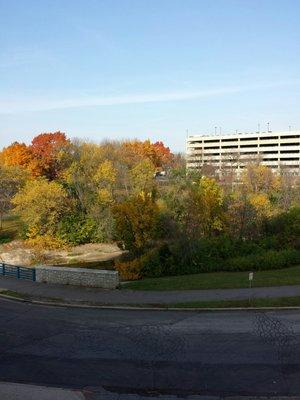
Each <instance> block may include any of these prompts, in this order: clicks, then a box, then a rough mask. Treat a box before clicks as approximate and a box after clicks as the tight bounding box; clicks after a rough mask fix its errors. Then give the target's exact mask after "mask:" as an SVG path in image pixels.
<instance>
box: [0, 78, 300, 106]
mask: <svg viewBox="0 0 300 400" xmlns="http://www.w3.org/2000/svg"><path fill="white" fill-rule="evenodd" d="M299 84H300V81H292V82H275V83H266V84H254V85H248V86H232V87H222V88H217V89H208V90H197V91H187V92H184V91H181V92H166V93H149V94H127V95H120V96H78V97H73V98H65V99H57V100H56V99H44V98H42V99H39V98H27V99H22V100H20V99H10V100H7V99H0V114H15V113H20V112H21V113H22V112H37V111H50V110H61V109H69V108H83V107H101V106H117V105H126V104H142V103H159V102H171V101H184V100H192V99H201V98H203V99H205V98H209V97H212V96H221V95H226V94H234V93H241V92H247V91H252V90H260V89H268V88H276V87H280V86H288V85H299Z"/></svg>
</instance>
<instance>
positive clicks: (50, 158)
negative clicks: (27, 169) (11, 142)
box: [29, 132, 70, 180]
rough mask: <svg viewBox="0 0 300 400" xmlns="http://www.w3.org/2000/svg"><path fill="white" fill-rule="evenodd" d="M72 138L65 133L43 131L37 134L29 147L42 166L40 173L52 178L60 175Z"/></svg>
mask: <svg viewBox="0 0 300 400" xmlns="http://www.w3.org/2000/svg"><path fill="white" fill-rule="evenodd" d="M69 146H70V140H69V139H67V138H66V135H65V133H62V132H54V133H41V134H40V135H38V136H36V137H35V138H34V139H33V140H32V142H31V146H30V147H29V149H30V151H31V152H32V154H33V157H34V159H35V160H37V162H38V164H39V166H40V170H41V171H40V174H41V175H43V176H45V177H46V178H48V179H50V180H52V179H55V178H57V177H58V176H59V174H60V172H61V170H62V169H63V167H64V165H63V161H64V157H65V154H66V150H67V148H68V147H69Z"/></svg>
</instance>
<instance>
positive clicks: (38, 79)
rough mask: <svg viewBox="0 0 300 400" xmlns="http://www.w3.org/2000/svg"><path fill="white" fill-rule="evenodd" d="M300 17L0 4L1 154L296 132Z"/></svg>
mask: <svg viewBox="0 0 300 400" xmlns="http://www.w3.org/2000/svg"><path fill="white" fill-rule="evenodd" d="M299 15H300V2H299V1H298V0H293V1H290V0H284V1H283V0H282V1H281V0H272V1H269V0H239V1H238V0H207V1H205V0H106V1H101V0H85V1H84V0H51V1H50V0H26V1H19V0H0V147H2V146H5V145H7V144H9V143H11V142H12V141H15V140H18V141H25V142H29V141H30V140H31V139H32V137H33V136H35V135H37V134H38V133H40V132H51V131H56V130H61V131H64V132H66V133H67V134H68V136H70V137H81V138H89V139H91V140H94V141H101V140H102V139H104V138H112V139H116V138H140V139H146V138H150V139H151V140H163V141H164V142H166V144H167V145H169V146H170V147H171V148H172V149H173V150H176V151H180V150H184V148H185V135H186V130H187V129H188V130H189V133H190V134H196V133H209V132H211V133H213V132H214V127H215V126H218V127H221V128H222V132H234V131H235V130H236V129H238V130H239V131H246V132H249V131H255V130H256V129H257V124H258V123H260V124H261V127H262V128H264V127H265V126H266V123H267V122H270V127H271V128H272V129H273V130H279V129H288V126H289V125H291V126H292V128H294V129H298V128H299V129H300V113H299V106H300V24H299ZM218 130H219V128H218Z"/></svg>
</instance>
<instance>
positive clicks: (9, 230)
mask: <svg viewBox="0 0 300 400" xmlns="http://www.w3.org/2000/svg"><path fill="white" fill-rule="evenodd" d="M21 230H22V223H21V221H20V219H19V218H18V217H15V216H8V217H5V218H4V219H3V223H2V229H0V244H1V243H6V242H10V241H11V240H14V239H17V238H18V236H19V234H20V232H21Z"/></svg>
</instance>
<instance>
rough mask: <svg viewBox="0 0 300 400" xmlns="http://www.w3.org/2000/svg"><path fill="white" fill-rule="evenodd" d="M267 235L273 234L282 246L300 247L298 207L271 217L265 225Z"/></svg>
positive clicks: (299, 215) (299, 214) (299, 210)
mask: <svg viewBox="0 0 300 400" xmlns="http://www.w3.org/2000/svg"><path fill="white" fill-rule="evenodd" d="M266 231H267V234H268V235H269V236H275V237H276V238H277V240H278V241H279V242H280V243H281V246H282V247H286V246H287V245H288V246H293V247H296V248H298V249H300V239H299V238H300V207H293V208H291V209H290V210H288V211H287V212H284V213H282V214H279V215H277V216H276V217H274V218H272V219H271V220H270V221H269V222H268V223H267V226H266Z"/></svg>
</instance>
